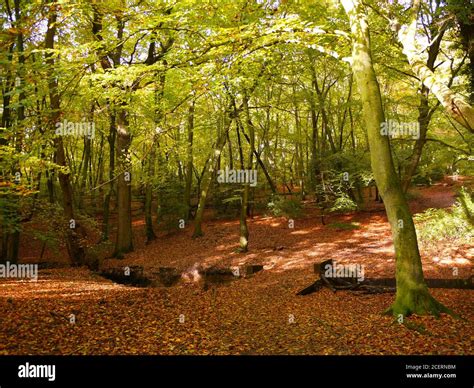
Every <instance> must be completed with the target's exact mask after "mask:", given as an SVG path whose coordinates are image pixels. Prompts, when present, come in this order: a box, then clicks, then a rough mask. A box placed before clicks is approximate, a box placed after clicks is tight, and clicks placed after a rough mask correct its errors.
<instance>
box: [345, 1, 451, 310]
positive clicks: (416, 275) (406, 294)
mask: <svg viewBox="0 0 474 388" xmlns="http://www.w3.org/2000/svg"><path fill="white" fill-rule="evenodd" d="M341 3H342V5H343V7H344V9H345V11H346V13H347V15H348V17H349V22H350V26H351V32H352V45H353V46H352V70H353V73H354V78H355V80H356V82H357V85H358V88H359V93H360V98H361V101H362V113H363V116H364V121H365V126H366V128H367V132H368V138H369V147H370V159H371V165H372V171H373V173H374V178H375V181H376V183H377V187H378V188H379V190H380V194H381V196H382V198H383V201H384V205H385V209H386V211H387V217H388V220H389V222H390V226H391V229H392V237H393V242H394V246H395V255H396V281H397V294H396V299H395V302H394V304H393V305H392V306H391V307H390V308H389V309H388V310H387V313H391V314H393V315H396V316H398V315H399V314H401V315H403V316H407V315H410V314H412V313H416V314H420V315H423V314H430V313H432V314H435V315H438V314H439V313H440V312H447V311H448V310H447V309H446V308H445V307H444V306H443V305H441V304H440V303H439V302H437V301H436V300H435V299H434V298H433V297H432V296H431V294H430V293H429V291H428V288H427V286H426V283H425V280H424V277H423V269H422V265H421V258H420V253H419V251H418V243H417V237H416V231H415V226H414V224H413V219H412V216H411V213H410V210H409V208H408V203H407V201H406V199H405V196H404V194H403V191H402V188H401V185H400V182H399V179H398V177H397V174H396V171H395V168H394V164H393V160H392V155H391V151H390V142H389V139H388V137H387V136H382V135H381V133H380V125H381V123H382V122H384V121H385V117H384V112H383V106H382V97H381V94H380V88H379V84H378V81H377V78H376V74H375V70H374V67H373V64H372V56H371V50H370V36H369V27H368V23H367V16H366V14H365V11H364V9H363V6H362V4H361V3H360V1H359V0H341Z"/></svg>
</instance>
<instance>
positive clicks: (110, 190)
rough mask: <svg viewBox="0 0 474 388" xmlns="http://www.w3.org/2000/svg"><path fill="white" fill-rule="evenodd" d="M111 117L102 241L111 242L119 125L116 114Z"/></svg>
mask: <svg viewBox="0 0 474 388" xmlns="http://www.w3.org/2000/svg"><path fill="white" fill-rule="evenodd" d="M109 117H110V126H109V135H108V136H107V141H108V143H109V182H108V185H107V192H106V193H105V197H104V209H103V217H102V223H103V224H102V225H103V226H102V241H108V240H109V233H110V222H109V219H110V200H111V198H112V194H114V193H115V141H116V137H117V125H116V116H115V113H111V114H110V115H109Z"/></svg>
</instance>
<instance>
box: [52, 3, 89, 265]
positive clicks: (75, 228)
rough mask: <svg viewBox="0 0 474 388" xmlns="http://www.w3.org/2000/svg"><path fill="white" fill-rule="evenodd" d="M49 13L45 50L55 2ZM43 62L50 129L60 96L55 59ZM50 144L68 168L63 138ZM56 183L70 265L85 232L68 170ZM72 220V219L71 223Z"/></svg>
mask: <svg viewBox="0 0 474 388" xmlns="http://www.w3.org/2000/svg"><path fill="white" fill-rule="evenodd" d="M50 4H51V5H50V9H49V16H48V28H47V31H46V37H45V48H46V49H48V50H53V49H54V37H55V35H56V25H57V9H56V7H57V5H56V4H52V2H50ZM46 64H47V72H48V74H47V76H48V89H49V99H50V109H51V114H50V118H49V119H50V125H51V127H52V129H54V126H55V123H57V122H58V121H59V120H60V114H61V111H60V109H61V108H60V96H59V91H58V81H57V78H56V76H55V75H54V66H55V61H54V57H53V54H51V53H49V52H48V53H47V54H46ZM54 146H55V149H56V152H55V159H56V164H58V165H59V166H61V167H64V169H66V170H67V169H68V166H67V163H66V155H65V152H64V145H63V139H62V137H60V136H55V137H54ZM58 178H59V185H60V187H61V193H62V200H63V208H64V214H65V225H64V226H65V228H66V245H67V250H68V253H69V257H70V259H71V261H72V263H73V264H74V265H80V264H82V263H83V262H84V259H85V250H84V247H83V246H82V245H81V239H83V238H84V236H85V232H84V230H83V229H82V227H81V225H80V224H79V222H78V221H77V220H76V218H75V211H74V199H73V193H72V187H71V182H70V173H69V172H64V170H60V171H59V172H58ZM72 221H74V222H72Z"/></svg>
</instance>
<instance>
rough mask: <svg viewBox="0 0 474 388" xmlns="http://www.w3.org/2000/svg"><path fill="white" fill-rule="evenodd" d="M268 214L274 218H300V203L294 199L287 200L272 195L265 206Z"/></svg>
mask: <svg viewBox="0 0 474 388" xmlns="http://www.w3.org/2000/svg"><path fill="white" fill-rule="evenodd" d="M267 208H268V210H269V211H270V213H271V214H272V215H273V216H275V217H283V216H285V217H289V218H298V217H300V216H301V211H302V206H301V202H300V201H299V200H296V199H287V198H284V197H282V196H278V195H274V196H273V197H272V199H271V201H270V202H269V203H268V205H267Z"/></svg>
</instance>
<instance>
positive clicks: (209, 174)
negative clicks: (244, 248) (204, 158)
mask: <svg viewBox="0 0 474 388" xmlns="http://www.w3.org/2000/svg"><path fill="white" fill-rule="evenodd" d="M230 110H231V107H229V108H228V110H227V111H226V112H224V123H223V126H222V128H220V132H221V133H220V134H218V138H217V142H216V145H215V147H214V151H213V152H212V155H211V156H210V158H211V160H210V162H209V168H208V169H207V171H206V172H205V174H204V176H203V178H202V183H201V196H200V198H199V205H198V209H197V212H196V217H195V219H194V231H193V237H201V236H203V232H202V219H203V215H204V208H205V206H206V199H207V194H208V193H209V189H210V187H211V183H212V178H213V176H214V173H215V171H216V169H217V164H218V161H219V157H220V155H221V153H222V149H223V148H224V146H225V142H226V140H227V132H228V131H229V129H230V127H231V125H232V119H231V118H230Z"/></svg>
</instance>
